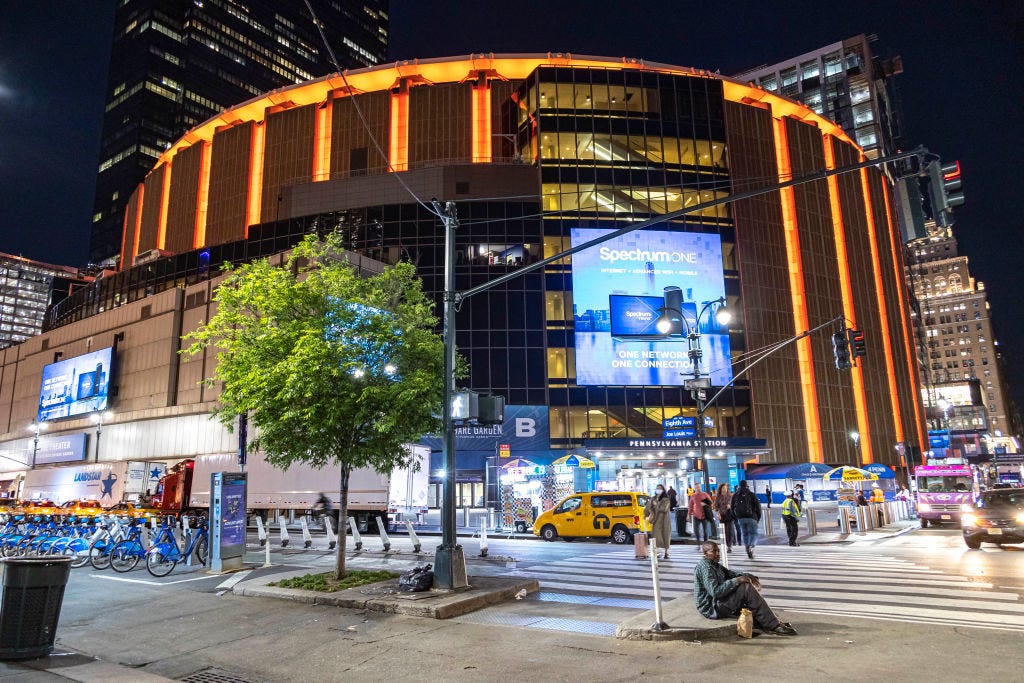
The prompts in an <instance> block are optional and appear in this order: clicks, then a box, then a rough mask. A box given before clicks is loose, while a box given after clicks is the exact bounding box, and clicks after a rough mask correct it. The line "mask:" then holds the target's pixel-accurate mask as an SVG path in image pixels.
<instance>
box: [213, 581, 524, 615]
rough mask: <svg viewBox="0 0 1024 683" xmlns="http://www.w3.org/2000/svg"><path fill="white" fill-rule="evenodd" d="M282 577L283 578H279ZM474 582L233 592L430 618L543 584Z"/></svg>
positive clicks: (241, 587) (461, 611)
mask: <svg viewBox="0 0 1024 683" xmlns="http://www.w3.org/2000/svg"><path fill="white" fill-rule="evenodd" d="M278 578H280V577H278ZM471 582H472V585H471V586H470V587H469V588H467V589H465V590H459V591H454V592H450V591H427V592H424V593H394V594H390V595H380V596H375V595H366V594H365V593H363V592H362V590H366V589H382V588H391V587H393V586H395V585H396V582H395V580H389V581H382V582H380V583H371V584H367V585H366V586H361V587H360V588H361V589H362V590H360V588H349V589H346V590H343V591H338V592H336V593H322V592H319V591H310V590H302V589H297V588H277V587H276V586H266V585H263V586H249V585H246V584H240V585H238V586H235V587H234V589H233V590H232V592H233V593H234V594H235V595H241V596H245V597H258V598H275V599H278V600H292V601H295V602H302V603H305V604H308V605H329V606H331V607H345V608H350V609H364V610H368V611H371V612H383V613H387V614H404V615H407V616H414V617H426V618H429V619H450V618H452V617H457V616H461V615H463V614H466V613H468V612H473V611H476V610H478V609H481V608H483V607H487V606H488V605H493V604H496V603H499V602H506V601H509V600H512V599H514V598H515V596H516V593H519V592H520V591H523V590H525V591H526V592H527V593H536V592H537V591H538V590H540V583H539V582H538V581H537V580H536V579H507V578H503V577H489V576H474V577H472V578H471Z"/></svg>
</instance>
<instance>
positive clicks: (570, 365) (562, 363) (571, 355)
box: [548, 348, 576, 379]
mask: <svg viewBox="0 0 1024 683" xmlns="http://www.w3.org/2000/svg"><path fill="white" fill-rule="evenodd" d="M548 378H549V379H576V349H573V348H567V349H566V348H549V349H548Z"/></svg>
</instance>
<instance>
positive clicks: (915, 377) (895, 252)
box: [882, 182, 927, 451]
mask: <svg viewBox="0 0 1024 683" xmlns="http://www.w3.org/2000/svg"><path fill="white" fill-rule="evenodd" d="M882 192H883V194H884V195H885V220H886V222H887V223H888V227H889V248H890V249H892V264H893V274H894V275H895V276H896V295H897V297H898V299H899V302H900V322H901V326H902V328H903V347H904V351H905V352H906V354H907V373H908V376H909V378H910V388H911V391H913V393H914V396H913V398H912V400H913V404H914V418H915V422H914V431H915V432H917V438H918V439H919V441H918V443H919V444H921V450H922V451H923V450H925V449H924V444H926V443H927V441H926V440H925V433H924V427H923V426H922V425H923V424H924V419H923V415H922V413H921V386H920V381H921V373H920V371H919V369H918V367H917V363H915V362H914V361H915V360H916V359H917V354H916V353H915V352H914V348H913V346H912V340H913V336H912V334H913V327H912V323H911V322H910V316H909V310H910V308H909V306H908V305H907V300H906V297H905V296H904V294H905V290H906V286H907V285H906V282H907V280H906V274H905V272H904V270H903V249H902V247H901V245H900V244H899V243H898V242H897V240H896V225H895V224H894V223H893V220H892V207H891V206H890V204H891V202H892V198H891V197H890V195H889V185H888V184H887V183H885V182H883V183H882Z"/></svg>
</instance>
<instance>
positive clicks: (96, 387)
mask: <svg viewBox="0 0 1024 683" xmlns="http://www.w3.org/2000/svg"><path fill="white" fill-rule="evenodd" d="M113 357H114V349H113V347H110V346H108V347H107V348H105V349H100V350H99V351H93V352H92V353H87V354H85V355H82V356H75V357H74V358H69V359H67V360H62V361H59V362H57V363H50V364H49V365H46V366H44V367H43V379H42V383H41V384H40V387H39V411H38V415H37V419H38V420H39V421H40V422H46V421H47V420H59V419H61V418H65V417H74V416H76V415H84V414H85V413H92V412H96V411H98V410H106V409H107V390H108V388H109V386H110V376H111V366H112V365H113Z"/></svg>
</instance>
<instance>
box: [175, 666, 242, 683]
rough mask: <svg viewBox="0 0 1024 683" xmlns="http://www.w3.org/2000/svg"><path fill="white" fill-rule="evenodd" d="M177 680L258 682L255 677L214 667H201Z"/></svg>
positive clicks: (191, 681)
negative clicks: (199, 669)
mask: <svg viewBox="0 0 1024 683" xmlns="http://www.w3.org/2000/svg"><path fill="white" fill-rule="evenodd" d="M179 680H181V681H183V682H184V683H260V681H259V680H257V679H255V678H249V677H248V676H242V675H240V674H236V673H231V672H230V671H225V670H224V669H216V668H210V669H203V670H202V671H197V672H195V673H194V674H189V675H188V676H185V677H184V678H182V679H179Z"/></svg>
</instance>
